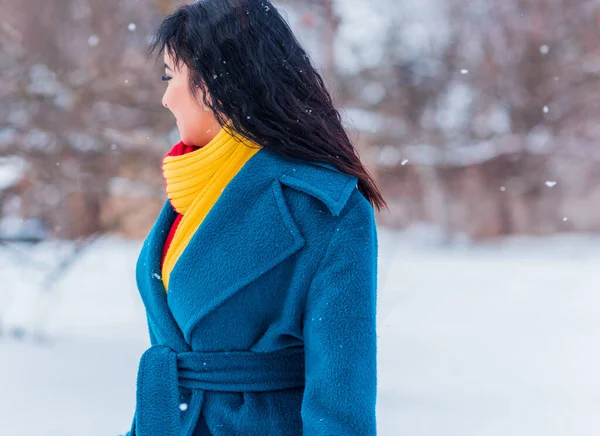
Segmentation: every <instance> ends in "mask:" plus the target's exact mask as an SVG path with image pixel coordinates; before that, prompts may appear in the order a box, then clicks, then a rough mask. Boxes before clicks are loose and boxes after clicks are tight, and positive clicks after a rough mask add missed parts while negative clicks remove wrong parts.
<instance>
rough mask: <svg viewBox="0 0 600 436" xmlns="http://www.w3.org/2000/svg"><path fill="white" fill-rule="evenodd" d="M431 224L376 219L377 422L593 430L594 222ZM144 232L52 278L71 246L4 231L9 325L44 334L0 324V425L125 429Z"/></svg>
mask: <svg viewBox="0 0 600 436" xmlns="http://www.w3.org/2000/svg"><path fill="white" fill-rule="evenodd" d="M432 235H435V234H434V233H431V232H429V231H427V230H424V231H415V230H413V231H411V232H408V233H398V232H391V231H389V230H387V229H383V228H382V229H380V278H379V280H380V295H379V303H380V311H379V315H380V318H379V335H380V343H379V353H380V354H379V365H380V368H379V380H380V382H379V400H378V404H379V406H378V419H379V430H380V431H379V434H381V435H383V436H396V435H401V436H404V435H406V436H454V435H456V436H508V435H510V436H538V435H539V436H559V435H560V436H578V435H582V436H590V435H596V434H600V349H599V339H600V289H599V288H598V287H597V286H598V282H599V281H600V268H599V267H598V266H599V265H600V238H598V237H589V236H588V237H585V236H567V235H563V236H557V237H552V238H543V239H533V238H525V239H524V238H520V239H512V240H509V241H504V242H502V243H497V244H488V245H476V246H474V245H470V244H466V243H463V244H459V245H458V246H454V247H452V248H448V247H442V246H439V245H437V244H436V243H435V239H436V238H435V237H432ZM139 248H140V243H133V242H126V241H121V240H116V239H109V240H103V241H100V242H98V243H97V245H96V246H95V247H94V248H92V249H90V251H88V252H86V253H85V254H84V255H83V256H81V258H80V259H79V261H78V262H77V263H76V264H75V265H74V266H73V269H72V270H71V271H70V272H69V273H68V275H67V276H66V277H65V278H64V279H63V280H61V281H60V283H58V284H57V286H56V287H55V288H54V289H44V288H43V286H41V285H40V283H42V281H43V276H42V274H41V273H40V271H41V270H40V268H41V267H42V266H44V265H45V264H49V263H51V262H53V261H57V260H59V259H60V257H61V256H62V254H61V253H62V251H64V248H60V249H58V248H57V247H53V246H52V245H48V246H45V247H39V248H38V249H36V251H35V252H31V251H25V252H23V251H19V252H18V253H19V254H18V255H17V253H16V252H14V251H12V250H11V251H7V250H6V249H3V248H1V247H0V274H1V277H2V281H1V282H0V320H1V324H2V325H3V326H4V327H5V333H6V327H7V326H8V327H9V328H10V327H12V326H15V325H25V326H28V327H29V326H32V325H33V326H35V325H37V324H40V325H42V326H43V327H44V331H45V332H46V333H47V335H48V339H47V340H46V341H42V342H37V341H36V340H35V339H30V338H28V339H26V340H24V341H17V340H15V339H14V338H12V337H10V336H8V335H6V334H4V335H3V336H0V434H2V435H11V436H34V435H35V436H45V435H52V436H59V435H60V436H71V435H72V436H80V435H86V436H107V435H108V436H110V435H112V436H116V435H117V434H119V432H124V431H126V430H127V429H128V427H129V425H130V421H131V418H132V414H133V408H134V402H135V377H136V371H137V364H138V359H139V356H140V355H141V353H142V352H143V351H144V349H145V348H146V347H147V345H148V339H147V338H146V324H145V318H144V312H143V308H142V306H141V303H140V301H139V298H138V296H137V290H136V289H135V280H134V272H133V271H134V265H135V261H136V256H137V253H138V250H139ZM31 256H33V261H35V262H38V263H39V262H42V265H38V266H36V267H34V266H31V262H32V257H31ZM32 308H35V310H33V309H32Z"/></svg>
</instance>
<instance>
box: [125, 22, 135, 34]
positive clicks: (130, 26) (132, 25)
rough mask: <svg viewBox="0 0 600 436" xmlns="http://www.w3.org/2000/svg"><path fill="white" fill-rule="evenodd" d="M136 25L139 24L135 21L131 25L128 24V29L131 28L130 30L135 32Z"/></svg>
mask: <svg viewBox="0 0 600 436" xmlns="http://www.w3.org/2000/svg"><path fill="white" fill-rule="evenodd" d="M136 27H137V26H136V25H135V23H129V26H127V29H129V31H130V32H133V31H134V30H135V28H136Z"/></svg>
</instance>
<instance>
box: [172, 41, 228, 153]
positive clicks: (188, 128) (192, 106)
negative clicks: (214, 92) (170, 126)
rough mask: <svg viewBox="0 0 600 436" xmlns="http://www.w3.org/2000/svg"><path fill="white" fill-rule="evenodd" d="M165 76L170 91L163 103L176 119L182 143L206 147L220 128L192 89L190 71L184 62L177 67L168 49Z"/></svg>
mask: <svg viewBox="0 0 600 436" xmlns="http://www.w3.org/2000/svg"><path fill="white" fill-rule="evenodd" d="M164 61H165V76H164V80H166V82H167V89H166V90H165V93H164V95H163V98H162V104H163V106H165V107H166V108H168V109H169V110H170V111H171V113H173V115H174V116H175V120H176V121H177V127H178V129H179V134H180V136H181V140H182V141H183V142H184V143H185V144H186V145H196V146H203V145H205V144H207V143H208V142H209V141H210V140H211V139H212V138H214V137H215V135H216V134H217V133H218V132H219V130H220V129H221V126H220V124H219V123H218V121H217V120H216V119H215V117H214V115H213V113H212V111H211V110H210V109H209V108H208V107H206V106H205V105H204V104H203V102H202V100H201V99H196V98H194V96H193V95H192V93H191V92H190V89H189V69H188V67H187V65H185V63H183V62H181V63H180V64H179V65H176V64H175V61H174V60H173V59H172V57H171V56H170V54H169V53H168V50H166V49H165V53H164Z"/></svg>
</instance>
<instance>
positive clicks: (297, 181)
mask: <svg viewBox="0 0 600 436" xmlns="http://www.w3.org/2000/svg"><path fill="white" fill-rule="evenodd" d="M356 182H357V178H356V177H354V176H351V175H348V174H345V173H342V172H340V171H338V170H337V169H336V168H335V167H333V166H331V165H329V164H323V163H308V162H302V161H298V160H293V159H289V158H285V157H281V156H279V155H277V154H276V153H274V152H271V151H269V150H267V149H264V148H263V149H261V150H260V151H259V152H257V153H256V154H255V155H254V156H252V157H251V158H250V160H248V162H246V164H245V165H244V166H243V167H242V169H241V170H240V171H239V172H238V173H237V174H236V176H235V177H234V178H233V179H232V180H231V181H230V182H229V184H228V185H227V187H226V188H225V190H224V191H223V193H222V194H221V196H220V197H219V199H218V200H217V202H216V203H215V204H214V206H213V207H212V208H211V210H210V211H209V213H208V215H207V216H206V218H205V219H204V221H203V222H202V224H201V225H200V227H199V228H198V229H197V230H196V232H195V234H194V236H193V237H192V239H191V241H190V243H189V244H188V246H187V247H186V249H185V251H184V252H183V253H182V255H181V257H180V258H179V260H178V261H177V263H176V264H175V267H174V268H173V270H172V272H171V281H170V284H169V288H170V289H169V292H168V293H166V292H165V289H164V286H163V284H162V280H161V277H160V256H161V253H162V248H163V245H164V243H165V240H166V237H167V235H168V233H169V230H170V227H171V225H172V224H173V221H174V219H175V217H176V214H175V212H174V211H173V209H172V207H171V205H170V204H169V202H168V201H167V202H166V203H165V205H164V207H163V209H162V211H161V213H160V215H159V217H158V219H157V221H156V223H155V225H154V227H153V228H152V230H151V232H150V234H149V235H148V238H147V240H146V242H145V244H144V247H143V249H142V252H141V253H140V257H139V260H138V266H137V273H136V277H137V282H138V288H139V290H140V293H141V295H142V300H143V301H144V304H145V306H146V309H147V312H148V319H149V322H150V323H151V324H153V326H154V329H153V330H154V334H155V336H156V339H157V341H158V342H160V343H162V344H164V345H168V346H170V347H171V348H173V349H174V350H180V351H187V350H188V349H189V345H188V344H189V343H190V336H191V331H192V329H193V327H194V325H196V323H197V322H198V321H199V320H201V319H202V318H203V317H205V316H206V315H207V314H209V313H211V312H213V311H214V310H215V309H217V308H218V307H219V306H220V305H221V304H222V303H223V302H225V301H226V300H227V299H228V298H230V297H231V296H232V295H234V294H235V293H236V292H237V291H238V290H240V289H241V288H243V287H244V286H246V285H247V284H249V283H251V282H252V281H254V280H256V279H257V278H258V277H260V276H261V275H262V274H264V273H266V272H267V271H269V270H270V269H272V268H273V267H275V266H276V265H277V264H279V263H281V262H282V261H284V260H285V259H287V258H289V257H290V256H291V255H293V254H294V253H296V252H297V251H298V250H300V248H302V247H303V246H304V244H305V240H304V238H303V236H302V234H301V232H300V230H299V228H298V225H297V223H296V221H295V219H294V217H293V216H292V214H291V212H290V209H289V208H288V205H287V203H286V199H285V196H284V194H283V186H284V185H286V186H288V187H291V188H294V189H296V190H299V191H302V192H304V193H306V194H308V195H311V196H313V197H315V198H317V199H319V200H320V201H322V202H323V203H324V204H325V205H326V207H327V208H328V209H329V211H330V212H331V213H332V215H335V216H337V215H339V214H340V212H341V211H342V209H343V207H344V205H345V204H346V203H347V201H348V199H349V197H350V195H351V193H352V191H353V189H354V187H355V186H356ZM231 253H235V255H230V254H231Z"/></svg>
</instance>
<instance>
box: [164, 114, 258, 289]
mask: <svg viewBox="0 0 600 436" xmlns="http://www.w3.org/2000/svg"><path fill="white" fill-rule="evenodd" d="M260 148H261V147H260V145H258V144H256V143H254V142H252V141H250V140H249V139H247V138H244V137H241V136H240V135H239V134H237V133H233V131H232V130H230V124H227V125H226V126H225V127H224V128H222V129H221V130H220V131H219V133H218V134H217V135H216V136H215V137H214V138H213V139H212V140H211V141H210V142H209V143H208V144H206V145H205V146H203V147H202V148H199V149H198V150H194V151H192V152H191V153H187V154H184V155H181V156H166V157H165V158H164V160H163V175H164V177H165V180H166V183H167V188H166V191H167V196H168V197H169V199H170V200H171V204H172V205H173V207H174V209H175V210H176V211H177V212H179V213H181V214H183V217H182V218H181V221H180V223H179V226H178V227H177V230H176V231H175V235H174V236H173V240H172V241H171V245H170V246H169V249H168V251H167V253H166V255H165V260H164V263H163V267H162V280H163V284H164V286H165V290H168V289H169V276H170V274H171V271H172V270H173V267H174V266H175V263H176V262H177V260H178V259H179V257H180V256H181V254H182V253H183V250H184V249H185V247H186V245H187V244H188V243H189V242H190V240H191V239H192V236H193V235H194V233H195V231H196V230H197V229H198V227H199V226H200V224H202V221H203V220H204V218H205V217H206V215H207V214H208V212H209V211H210V209H211V207H212V206H213V205H214V204H215V202H216V201H217V199H218V198H219V196H220V195H221V192H223V190H224V189H225V187H226V186H227V184H228V183H229V182H230V181H231V179H233V177H234V176H235V175H236V174H237V172H238V171H239V170H240V169H241V168H242V167H243V166H244V164H245V163H246V162H247V161H248V160H249V159H250V158H251V157H252V156H253V155H254V154H256V153H257V152H258V151H259V150H260Z"/></svg>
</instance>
